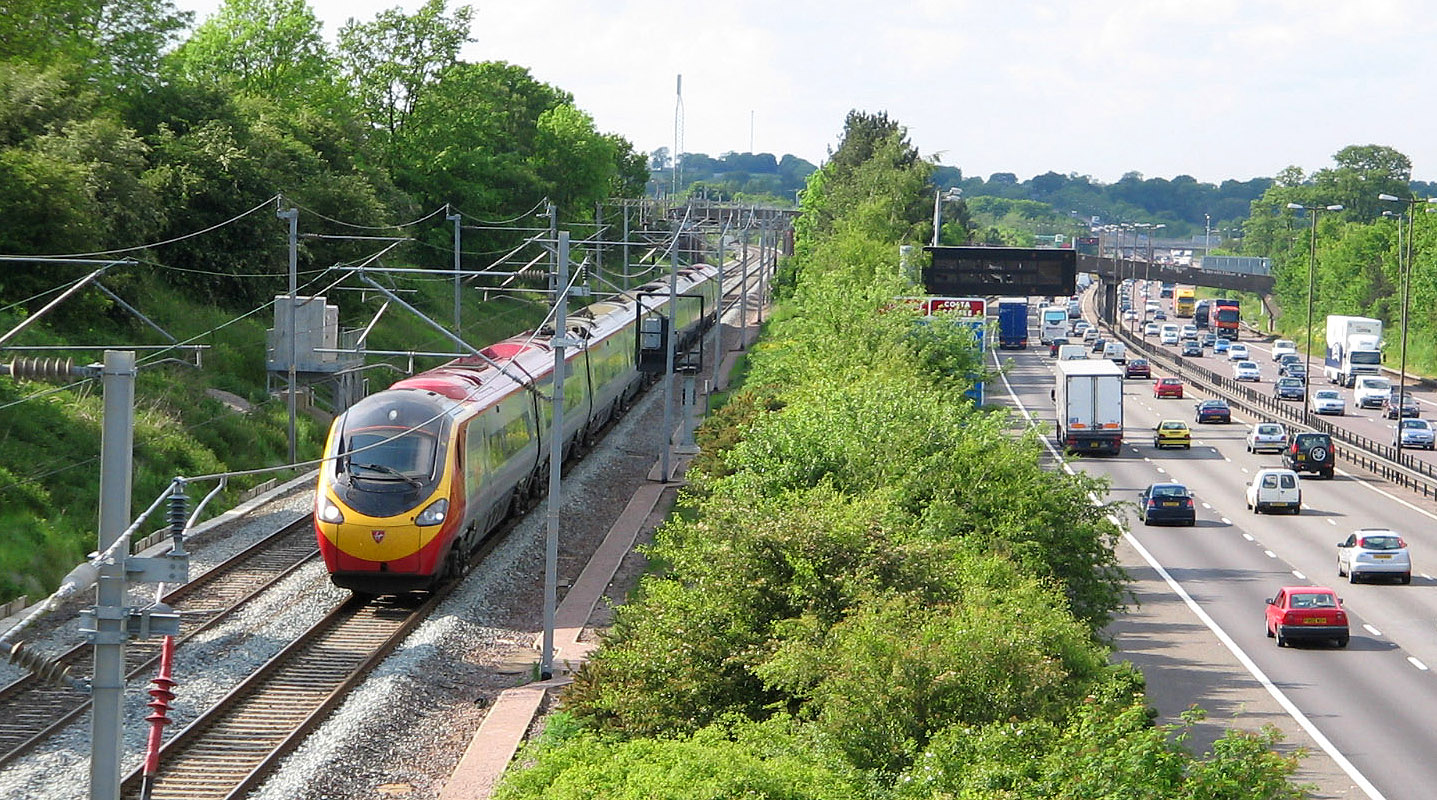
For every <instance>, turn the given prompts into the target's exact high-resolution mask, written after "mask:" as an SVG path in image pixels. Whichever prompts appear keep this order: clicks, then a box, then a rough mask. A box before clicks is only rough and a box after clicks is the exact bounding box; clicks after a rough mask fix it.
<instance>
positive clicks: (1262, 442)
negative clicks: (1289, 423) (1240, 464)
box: [1247, 422, 1287, 453]
mask: <svg viewBox="0 0 1437 800" xmlns="http://www.w3.org/2000/svg"><path fill="white" fill-rule="evenodd" d="M1286 446H1287V428H1286V427H1285V426H1283V424H1282V423H1281V422H1259V423H1257V424H1256V425H1254V426H1252V430H1251V431H1249V432H1248V434H1247V452H1249V453H1281V452H1282V450H1283V448H1284V447H1286Z"/></svg>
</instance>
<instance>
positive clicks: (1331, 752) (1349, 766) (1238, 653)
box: [993, 353, 1386, 800]
mask: <svg viewBox="0 0 1437 800" xmlns="http://www.w3.org/2000/svg"><path fill="white" fill-rule="evenodd" d="M997 358H998V356H997V354H996V353H995V354H994V356H993V359H994V361H995V362H996V361H997ZM998 377H999V378H1001V379H1002V381H1003V386H1004V387H1005V388H1007V390H1008V396H1009V397H1011V398H1012V399H1013V402H1014V403H1015V404H1016V405H1017V406H1018V410H1019V411H1021V412H1022V414H1023V417H1024V419H1026V420H1028V424H1029V425H1031V426H1033V427H1037V424H1036V422H1035V420H1034V419H1033V415H1032V414H1031V413H1029V412H1028V408H1027V406H1025V405H1023V401H1022V400H1020V399H1018V393H1017V392H1015V391H1013V385H1012V384H1011V383H1009V382H1008V376H1007V375H1006V374H1004V373H1001V372H1000V373H998ZM1042 442H1043V446H1044V447H1046V448H1047V449H1048V452H1049V453H1051V454H1052V455H1053V457H1054V458H1055V459H1057V461H1058V463H1059V464H1061V465H1062V467H1063V471H1064V472H1067V473H1068V474H1069V475H1073V474H1075V473H1074V470H1073V467H1072V465H1071V464H1068V463H1066V462H1064V461H1063V458H1062V456H1061V455H1060V454H1059V453H1058V450H1057V448H1055V447H1054V446H1053V443H1052V442H1051V441H1049V440H1048V438H1047V437H1042ZM1228 460H1229V461H1230V460H1231V459H1228ZM1384 494H1385V493H1384ZM1088 497H1089V499H1090V500H1091V501H1092V502H1093V504H1094V505H1101V502H1100V501H1099V499H1098V496H1097V494H1096V493H1089V495H1088ZM1107 518H1108V520H1109V521H1110V522H1112V523H1113V524H1114V525H1116V526H1118V528H1119V529H1121V530H1122V531H1123V539H1124V540H1125V541H1126V542H1127V543H1128V544H1130V545H1132V547H1133V549H1134V550H1136V551H1137V552H1138V555H1140V556H1142V557H1143V560H1144V561H1146V562H1147V563H1148V566H1149V567H1152V569H1153V570H1154V571H1155V572H1157V573H1158V575H1159V576H1160V577H1161V578H1162V579H1163V581H1164V582H1165V583H1167V585H1168V588H1169V589H1171V590H1172V591H1173V593H1174V594H1176V595H1177V596H1178V597H1179V598H1181V599H1182V601H1183V604H1184V605H1186V606H1187V607H1188V609H1189V610H1190V611H1192V612H1193V615H1194V616H1196V617H1197V618H1198V620H1199V621H1201V622H1202V623H1203V624H1204V625H1206V626H1207V628H1208V630H1210V631H1212V632H1213V634H1214V635H1215V636H1217V638H1218V641H1220V642H1222V644H1223V646H1224V647H1226V648H1227V649H1228V652H1230V653H1232V654H1233V656H1234V657H1235V658H1237V660H1238V663H1240V664H1242V665H1243V667H1245V668H1246V669H1247V671H1248V674H1250V675H1252V677H1253V678H1254V679H1255V680H1256V681H1257V682H1258V683H1259V684H1261V685H1262V687H1263V688H1264V689H1266V690H1267V693H1268V694H1269V695H1271V696H1272V698H1273V699H1274V700H1276V701H1277V704H1278V705H1280V706H1282V709H1283V710H1284V711H1286V712H1287V714H1288V716H1290V717H1292V719H1293V720H1294V721H1295V722H1297V724H1298V726H1299V727H1301V728H1302V729H1303V730H1304V731H1305V732H1306V733H1307V735H1308V736H1311V737H1312V740H1313V741H1314V742H1315V743H1316V744H1317V746H1318V747H1320V748H1322V752H1324V753H1326V754H1327V755H1328V756H1329V757H1331V758H1332V760H1333V761H1334V762H1335V763H1336V764H1337V766H1338V768H1339V769H1341V770H1342V771H1343V772H1344V773H1346V774H1347V776H1348V777H1349V778H1351V779H1352V781H1353V783H1356V784H1357V786H1358V788H1360V789H1362V791H1364V792H1366V793H1367V796H1368V797H1369V798H1371V800H1386V796H1385V795H1383V794H1382V792H1380V791H1378V790H1377V787H1376V786H1374V785H1373V784H1372V781H1370V780H1368V779H1367V776H1366V775H1363V774H1362V772H1361V771H1360V770H1358V769H1357V765H1356V764H1353V763H1352V762H1351V761H1349V760H1348V758H1347V756H1345V755H1343V753H1342V751H1341V750H1338V749H1337V745H1335V744H1333V743H1332V741H1331V740H1329V739H1328V738H1327V737H1326V736H1324V735H1323V733H1322V731H1320V730H1318V728H1317V725H1315V724H1314V723H1313V722H1312V720H1311V719H1308V717H1307V715H1306V714H1304V713H1303V712H1302V709H1300V708H1298V707H1297V704H1295V703H1293V702H1292V700H1291V699H1290V698H1289V697H1288V696H1287V695H1286V694H1285V693H1284V692H1283V691H1282V690H1281V689H1279V688H1277V684H1275V683H1273V682H1272V679H1271V678H1269V677H1267V673H1265V672H1263V671H1262V668H1261V667H1259V666H1258V665H1257V662H1255V661H1253V660H1252V658H1251V657H1250V656H1248V654H1247V651H1245V650H1243V649H1242V647H1240V646H1239V645H1238V643H1237V641H1236V640H1234V639H1233V638H1232V636H1230V635H1229V634H1228V632H1227V631H1226V630H1224V629H1223V627H1222V626H1221V625H1219V624H1217V620H1215V619H1213V618H1212V617H1211V616H1210V615H1208V613H1207V611H1205V610H1203V607H1202V606H1200V605H1198V602H1197V601H1196V600H1194V599H1193V597H1192V595H1190V594H1188V592H1187V590H1186V589H1184V588H1183V587H1182V584H1180V583H1178V582H1177V579H1176V578H1174V577H1173V576H1172V574H1171V573H1169V572H1168V571H1167V568H1166V567H1164V566H1163V565H1162V564H1161V563H1159V562H1158V560H1157V559H1156V558H1155V557H1153V554H1152V553H1149V552H1148V549H1147V548H1146V547H1143V543H1142V542H1140V541H1138V538H1137V537H1136V536H1134V535H1133V534H1132V532H1131V531H1129V530H1128V529H1127V526H1125V525H1123V524H1122V522H1121V521H1119V520H1118V518H1117V516H1116V515H1114V514H1108V515H1107ZM1222 521H1223V523H1224V524H1226V525H1231V524H1232V521H1231V520H1229V519H1228V518H1227V517H1223V518H1222Z"/></svg>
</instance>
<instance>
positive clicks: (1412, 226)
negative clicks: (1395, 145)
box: [1377, 194, 1437, 463]
mask: <svg viewBox="0 0 1437 800" xmlns="http://www.w3.org/2000/svg"><path fill="white" fill-rule="evenodd" d="M1377 199H1378V200H1386V201H1387V202H1389V203H1406V204H1407V260H1406V264H1405V265H1404V264H1403V259H1402V255H1403V253H1402V216H1401V215H1400V214H1399V215H1398V217H1397V273H1398V275H1400V276H1401V278H1402V348H1401V349H1402V355H1401V361H1400V362H1399V364H1398V368H1397V435H1396V437H1395V442H1396V447H1397V461H1398V462H1399V463H1400V462H1401V461H1402V401H1403V398H1404V397H1405V395H1406V394H1407V315H1408V303H1409V302H1410V300H1411V291H1412V255H1413V252H1412V242H1413V240H1415V239H1416V238H1417V228H1416V223H1417V205H1418V204H1419V203H1437V197H1429V198H1427V199H1426V200H1423V199H1421V198H1417V197H1408V198H1403V197H1397V196H1395V195H1390V194H1379V195H1377ZM1384 213H1386V212H1384Z"/></svg>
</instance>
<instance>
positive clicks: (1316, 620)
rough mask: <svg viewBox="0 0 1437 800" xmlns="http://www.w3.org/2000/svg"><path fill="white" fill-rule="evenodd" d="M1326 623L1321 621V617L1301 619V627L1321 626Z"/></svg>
mask: <svg viewBox="0 0 1437 800" xmlns="http://www.w3.org/2000/svg"><path fill="white" fill-rule="evenodd" d="M1326 622H1327V620H1325V619H1323V618H1322V617H1303V618H1302V624H1303V625H1323V624H1326Z"/></svg>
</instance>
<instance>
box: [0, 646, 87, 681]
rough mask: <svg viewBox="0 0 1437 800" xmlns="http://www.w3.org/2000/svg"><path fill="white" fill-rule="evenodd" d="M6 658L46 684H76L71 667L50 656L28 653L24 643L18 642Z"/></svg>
mask: <svg viewBox="0 0 1437 800" xmlns="http://www.w3.org/2000/svg"><path fill="white" fill-rule="evenodd" d="M5 657H6V658H7V659H8V660H9V661H10V663H12V664H16V665H19V666H20V667H22V668H23V669H25V670H27V671H29V672H30V673H31V674H33V675H34V676H35V677H37V678H39V679H40V680H42V681H44V682H46V683H53V684H55V685H56V686H63V685H66V684H70V685H73V684H74V683H75V679H74V677H73V676H71V675H70V668H69V667H67V666H65V665H64V664H61V663H59V662H58V661H55V660H54V659H52V658H49V657H48V656H44V655H41V654H39V653H31V652H29V651H27V650H26V649H25V643H24V642H16V643H15V645H14V646H13V647H11V648H10V652H8V653H6V654H5Z"/></svg>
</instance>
